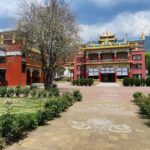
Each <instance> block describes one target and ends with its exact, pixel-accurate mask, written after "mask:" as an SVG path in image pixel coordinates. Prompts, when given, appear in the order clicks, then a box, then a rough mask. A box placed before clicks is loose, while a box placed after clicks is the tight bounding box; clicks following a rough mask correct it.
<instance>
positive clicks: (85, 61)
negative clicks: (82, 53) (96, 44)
mask: <svg viewBox="0 0 150 150" xmlns="http://www.w3.org/2000/svg"><path fill="white" fill-rule="evenodd" d="M88 54H89V53H88V52H86V60H85V63H86V62H88V59H89V58H88Z"/></svg>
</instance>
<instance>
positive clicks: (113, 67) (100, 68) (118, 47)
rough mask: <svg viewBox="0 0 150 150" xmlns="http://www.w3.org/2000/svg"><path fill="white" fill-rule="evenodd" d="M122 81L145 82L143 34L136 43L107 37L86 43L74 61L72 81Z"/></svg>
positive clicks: (111, 36)
mask: <svg viewBox="0 0 150 150" xmlns="http://www.w3.org/2000/svg"><path fill="white" fill-rule="evenodd" d="M124 77H130V78H132V77H135V78H146V67H145V49H144V34H142V37H141V39H140V40H137V41H127V40H126V39H124V40H122V41H119V40H117V37H116V36H115V35H113V34H111V33H105V34H103V35H102V36H100V39H99V41H98V42H89V43H87V44H85V45H83V46H82V47H81V48H80V51H79V52H78V53H76V54H75V57H74V80H76V79H77V78H94V79H98V80H99V81H101V82H116V81H117V79H123V78H124Z"/></svg>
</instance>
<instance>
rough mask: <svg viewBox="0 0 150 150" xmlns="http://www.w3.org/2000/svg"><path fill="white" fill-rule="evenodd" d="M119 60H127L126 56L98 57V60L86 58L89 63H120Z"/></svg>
mask: <svg viewBox="0 0 150 150" xmlns="http://www.w3.org/2000/svg"><path fill="white" fill-rule="evenodd" d="M121 62H129V60H128V59H127V58H123V59H100V60H97V59H96V60H87V62H86V63H91V64H95V63H98V64H101V63H121Z"/></svg>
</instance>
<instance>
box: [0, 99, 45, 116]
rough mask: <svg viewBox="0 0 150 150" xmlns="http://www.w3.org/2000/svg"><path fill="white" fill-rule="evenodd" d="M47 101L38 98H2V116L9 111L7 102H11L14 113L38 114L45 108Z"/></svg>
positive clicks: (0, 100)
mask: <svg viewBox="0 0 150 150" xmlns="http://www.w3.org/2000/svg"><path fill="white" fill-rule="evenodd" d="M44 101H45V99H43V98H42V99H37V98H11V99H10V98H0V115H1V114H3V113H5V112H6V110H7V107H6V106H7V105H6V103H7V102H11V103H12V104H11V111H12V112H13V113H22V112H36V111H38V110H41V109H42V108H43V104H44Z"/></svg>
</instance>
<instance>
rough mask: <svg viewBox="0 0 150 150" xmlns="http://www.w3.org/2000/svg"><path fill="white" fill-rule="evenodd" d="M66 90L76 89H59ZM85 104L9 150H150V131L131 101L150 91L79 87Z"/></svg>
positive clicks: (78, 105) (63, 86) (146, 89)
mask: <svg viewBox="0 0 150 150" xmlns="http://www.w3.org/2000/svg"><path fill="white" fill-rule="evenodd" d="M59 87H61V88H63V89H64V90H70V89H71V88H75V87H72V86H65V85H63V84H62V85H60V86H59ZM77 88H78V89H80V90H81V92H82V93H83V102H79V103H76V104H75V105H74V106H72V107H71V108H70V109H69V110H68V111H67V112H65V113H63V114H62V117H61V118H58V119H55V120H53V121H51V122H49V125H47V126H44V127H39V128H38V129H36V130H35V131H33V132H31V133H29V135H28V137H27V138H26V139H24V140H22V141H20V142H19V143H16V144H14V145H12V146H10V147H9V148H7V150H150V142H149V139H150V128H149V127H148V126H147V125H146V123H147V121H148V120H146V119H143V118H140V115H139V114H138V112H139V111H138V107H137V106H135V105H134V104H133V103H132V102H131V101H130V100H131V99H132V94H133V92H135V91H144V92H145V93H148V92H150V88H133V87H132V88H127V87H109V88H108V87H77Z"/></svg>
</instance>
